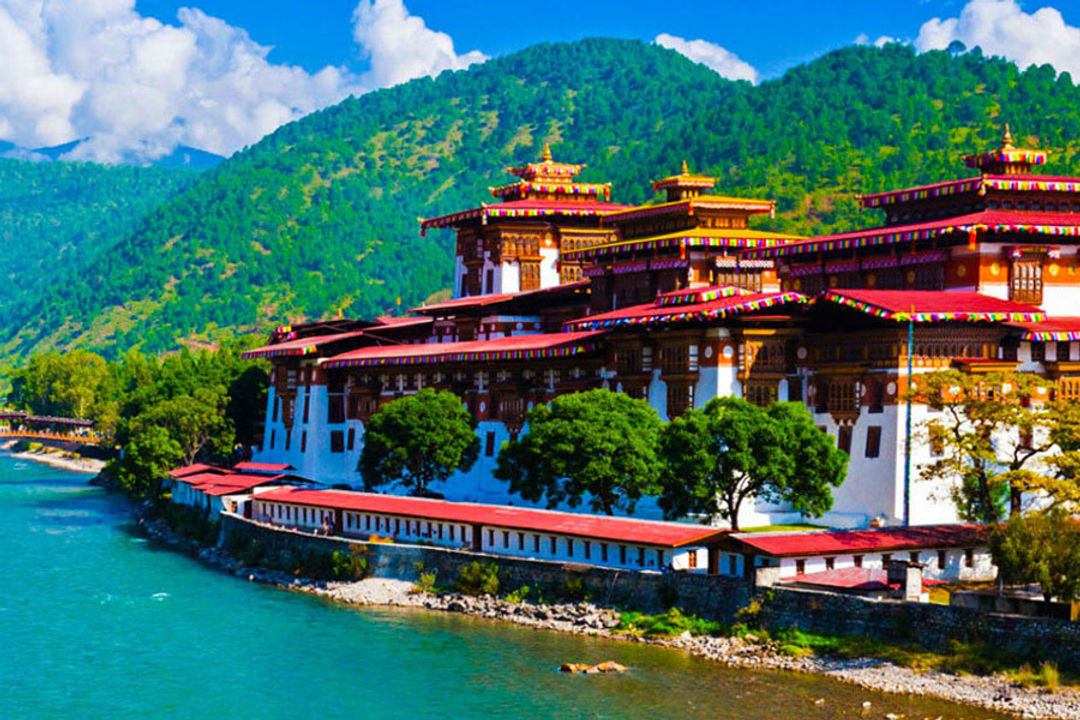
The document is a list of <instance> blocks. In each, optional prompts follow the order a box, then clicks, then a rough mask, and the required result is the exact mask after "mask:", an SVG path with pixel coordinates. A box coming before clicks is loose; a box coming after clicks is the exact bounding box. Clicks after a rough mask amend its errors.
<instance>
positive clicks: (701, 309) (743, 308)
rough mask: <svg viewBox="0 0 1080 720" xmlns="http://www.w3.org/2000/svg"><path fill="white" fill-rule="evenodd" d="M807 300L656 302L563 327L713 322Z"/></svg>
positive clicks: (763, 297) (751, 296) (762, 297)
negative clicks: (679, 303) (684, 303)
mask: <svg viewBox="0 0 1080 720" xmlns="http://www.w3.org/2000/svg"><path fill="white" fill-rule="evenodd" d="M807 301H808V298H807V297H806V296H805V295H800V294H799V293H795V292H785V293H748V294H745V295H743V294H736V295H730V296H728V297H720V298H717V299H715V300H709V301H707V302H701V303H690V304H687V305H669V306H661V305H660V304H659V301H657V302H652V303H648V304H646V305H631V306H630V307H625V308H620V309H619V310H612V311H611V312H606V313H600V314H598V315H589V316H588V317H584V318H579V319H577V320H571V321H570V322H568V323H566V324H565V325H564V327H565V328H567V329H568V330H587V329H601V328H605V329H606V328H612V327H619V326H623V325H652V324H657V323H672V322H694V321H700V320H716V319H719V318H724V317H728V316H730V315H738V314H742V313H748V312H755V311H757V310H764V309H766V308H771V307H776V306H779V305H786V304H789V303H805V302H807Z"/></svg>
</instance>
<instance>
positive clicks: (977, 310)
mask: <svg viewBox="0 0 1080 720" xmlns="http://www.w3.org/2000/svg"><path fill="white" fill-rule="evenodd" d="M815 301H816V302H821V301H824V302H834V303H836V304H838V305H843V306H845V307H850V308H852V309H854V310H858V311H859V312H863V313H866V314H868V315H872V316H874V317H877V318H881V319H883V320H895V321H897V322H907V321H908V320H911V321H913V322H949V321H960V322H1039V321H1041V320H1042V319H1043V318H1044V317H1045V314H1044V313H1043V311H1042V310H1040V309H1039V308H1037V307H1033V306H1031V305H1024V304H1021V303H1017V302H1013V301H1011V300H1002V299H1000V298H996V297H990V296H989V295H981V294H979V293H974V292H954V291H949V290H826V291H825V292H824V293H823V294H822V295H820V296H819V297H818V298H817V299H816V300H815Z"/></svg>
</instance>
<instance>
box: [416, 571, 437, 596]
mask: <svg viewBox="0 0 1080 720" xmlns="http://www.w3.org/2000/svg"><path fill="white" fill-rule="evenodd" d="M413 592H417V593H433V592H435V573H433V572H422V573H420V574H419V575H417V576H416V583H415V584H413Z"/></svg>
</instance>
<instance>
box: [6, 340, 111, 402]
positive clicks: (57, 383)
mask: <svg viewBox="0 0 1080 720" xmlns="http://www.w3.org/2000/svg"><path fill="white" fill-rule="evenodd" d="M108 376H109V369H108V366H107V365H106V363H105V360H104V359H103V358H102V357H101V356H100V355H97V354H95V353H92V352H88V351H86V350H72V351H71V352H67V353H58V352H50V353H42V354H40V355H35V356H33V357H32V358H30V361H29V362H28V363H27V364H26V366H25V367H23V368H21V369H19V370H17V371H16V372H15V373H14V375H13V377H12V382H11V384H12V392H11V395H10V396H9V398H8V399H9V401H10V402H11V403H12V404H14V405H15V406H16V407H18V408H21V409H24V410H28V411H30V412H32V413H35V414H38V415H54V416H57V417H72V418H80V419H92V418H93V417H94V415H95V414H96V413H97V411H99V410H100V409H101V404H102V402H103V401H104V398H103V397H102V394H101V391H102V390H103V386H105V385H106V383H107V379H108Z"/></svg>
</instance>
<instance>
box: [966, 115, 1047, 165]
mask: <svg viewBox="0 0 1080 720" xmlns="http://www.w3.org/2000/svg"><path fill="white" fill-rule="evenodd" d="M1047 155H1049V153H1048V152H1047V151H1045V150H1029V149H1026V148H1018V147H1016V146H1014V145H1013V136H1012V129H1011V128H1010V127H1009V123H1005V131H1004V132H1003V133H1002V135H1001V146H1000V147H998V148H997V149H996V150H991V151H990V152H984V153H977V154H975V155H965V156H964V163H965V164H966V165H967V166H968V167H969V168H976V169H978V170H979V171H980V172H982V174H983V175H1027V174H1029V173H1030V172H1031V167H1032V166H1033V165H1043V164H1045V163H1046V157H1047Z"/></svg>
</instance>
